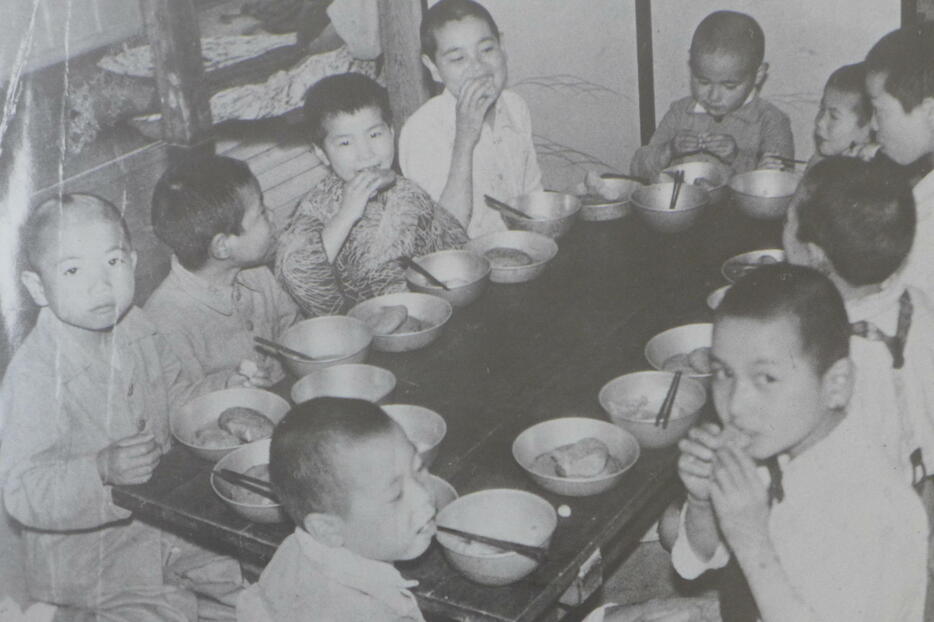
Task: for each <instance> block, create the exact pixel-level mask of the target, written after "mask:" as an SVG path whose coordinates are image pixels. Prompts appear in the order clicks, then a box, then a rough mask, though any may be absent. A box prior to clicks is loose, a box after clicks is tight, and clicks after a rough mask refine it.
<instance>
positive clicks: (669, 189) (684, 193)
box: [630, 182, 710, 233]
mask: <svg viewBox="0 0 934 622" xmlns="http://www.w3.org/2000/svg"><path fill="white" fill-rule="evenodd" d="M674 189H675V184H674V183H667V182H666V183H660V184H652V185H649V186H642V187H640V188H637V189H636V190H635V191H634V192H633V193H632V197H631V199H630V202H631V203H632V205H633V207H634V208H635V210H636V213H637V214H638V215H639V217H640V218H641V219H642V220H643V221H644V222H645V224H646V225H648V227H649V228H650V229H654V230H655V231H659V232H661V233H678V232H681V231H686V230H687V229H689V228H690V227H691V225H693V224H694V223H695V222H696V221H697V219H698V218H700V215H701V214H702V213H703V211H704V207H706V206H707V204H708V203H709V202H710V193H708V192H707V191H706V190H704V189H703V188H701V187H700V186H693V185H691V184H682V185H681V191H680V192H679V193H678V201H677V202H676V203H675V207H674V209H669V206H670V205H671V195H672V193H673V192H674Z"/></svg>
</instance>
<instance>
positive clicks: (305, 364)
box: [279, 315, 373, 377]
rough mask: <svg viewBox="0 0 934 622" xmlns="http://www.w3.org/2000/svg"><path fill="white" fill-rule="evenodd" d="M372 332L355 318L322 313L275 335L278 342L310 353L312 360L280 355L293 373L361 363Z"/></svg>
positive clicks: (300, 373) (297, 375)
mask: <svg viewBox="0 0 934 622" xmlns="http://www.w3.org/2000/svg"><path fill="white" fill-rule="evenodd" d="M372 341H373V333H372V332H371V331H370V327H369V326H367V325H366V324H365V323H363V322H361V321H360V320H358V319H357V318H353V317H346V316H343V315H325V316H321V317H315V318H311V319H308V320H302V321H301V322H298V323H297V324H295V325H294V326H292V327H291V328H289V329H288V330H287V331H285V333H283V334H282V336H281V337H280V338H279V343H281V344H282V345H284V346H285V347H287V348H291V349H292V350H297V351H298V352H302V353H304V354H307V355H309V356H311V357H312V358H314V359H317V360H315V361H304V360H302V359H298V358H295V357H292V356H288V355H286V354H283V355H282V360H283V361H285V366H286V367H287V368H288V370H289V371H290V372H291V373H292V375H293V376H296V377H299V376H304V375H306V374H310V373H311V372H313V371H317V370H319V369H324V368H325V367H331V366H332V365H342V364H345V363H362V362H364V361H365V360H366V357H367V355H368V354H369V353H370V342H372Z"/></svg>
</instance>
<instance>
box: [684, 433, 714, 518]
mask: <svg viewBox="0 0 934 622" xmlns="http://www.w3.org/2000/svg"><path fill="white" fill-rule="evenodd" d="M721 432H722V430H721V429H720V426H718V425H717V424H715V423H705V424H703V425H699V426H696V427H694V428H692V429H691V430H690V431H689V432H688V435H687V437H686V438H683V439H681V441H679V442H678V449H680V450H681V457H680V458H678V475H679V476H680V477H681V481H682V482H684V487H685V488H686V489H687V491H688V497H690V498H693V500H694V501H700V502H709V501H710V488H711V476H712V475H713V465H714V459H715V453H716V451H717V450H718V449H719V448H720V446H721V445H722V440H721V438H720V436H721Z"/></svg>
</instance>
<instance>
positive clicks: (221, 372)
mask: <svg viewBox="0 0 934 622" xmlns="http://www.w3.org/2000/svg"><path fill="white" fill-rule="evenodd" d="M152 226H153V229H155V232H156V235H157V236H159V238H160V239H161V240H162V241H163V242H165V244H166V245H168V246H169V248H171V249H172V251H173V252H174V254H173V255H172V269H171V272H169V275H168V276H167V277H166V278H165V280H164V281H163V282H162V284H161V285H159V287H158V288H157V289H156V291H155V292H153V294H152V296H150V298H149V300H148V302H147V303H146V313H147V314H148V316H149V317H150V318H151V319H152V321H153V322H154V323H155V324H156V326H157V327H158V329H159V332H160V333H162V334H163V335H164V336H165V338H166V339H167V340H168V342H169V344H170V345H171V346H172V348H173V350H174V351H175V353H176V355H177V356H178V357H179V359H180V360H181V362H182V366H183V367H184V368H185V371H186V372H187V373H188V374H189V375H190V376H191V377H193V378H195V379H197V380H199V381H200V382H201V384H202V386H204V387H205V388H206V390H217V389H223V388H225V387H229V386H239V385H242V384H250V385H254V386H261V387H263V386H268V385H271V384H274V383H276V382H278V381H280V380H282V378H283V377H284V372H283V370H282V367H281V365H280V364H279V362H278V360H277V359H276V358H275V357H271V356H264V355H263V354H261V353H259V352H258V351H257V350H256V347H255V345H254V343H253V337H254V336H258V337H265V338H266V339H270V340H272V341H277V340H278V338H279V336H280V335H281V334H282V333H283V332H285V330H286V329H287V328H288V327H289V326H291V325H292V324H294V323H295V321H296V320H297V319H298V318H299V312H298V307H297V306H296V304H295V302H294V301H293V300H292V299H291V298H290V297H289V295H288V294H286V293H285V292H284V291H283V290H282V287H281V286H280V285H279V283H278V282H277V281H276V279H275V278H274V277H273V275H272V272H270V271H269V268H268V267H266V265H265V263H266V262H267V261H269V260H270V259H271V257H272V254H273V250H274V243H275V237H274V235H273V230H272V226H271V225H270V223H269V216H268V213H267V211H266V206H265V205H264V204H263V193H262V191H261V190H260V188H259V182H258V181H257V180H256V178H255V177H254V176H253V174H252V173H251V172H250V168H249V167H248V166H247V165H246V164H245V163H244V162H240V161H239V160H234V159H232V158H226V157H221V156H210V157H206V158H201V159H199V160H196V161H194V162H187V163H184V164H178V165H176V166H173V167H172V168H170V169H169V170H167V171H166V172H165V173H164V174H163V175H162V177H161V178H160V179H159V181H158V183H157V184H156V188H155V190H154V192H153V199H152Z"/></svg>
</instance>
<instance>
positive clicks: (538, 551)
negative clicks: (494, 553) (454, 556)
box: [438, 525, 548, 562]
mask: <svg viewBox="0 0 934 622" xmlns="http://www.w3.org/2000/svg"><path fill="white" fill-rule="evenodd" d="M438 531H443V532H445V533H449V534H451V535H453V536H458V537H460V538H466V539H468V540H473V541H475V542H479V543H481V544H489V545H490V546H495V547H496V548H498V549H503V550H504V551H512V552H514V553H519V554H520V555H525V556H526V557H529V558H531V559H534V560H535V561H538V562H544V561H545V558H546V556H547V553H548V551H547V549H544V548H542V547H540V546H531V545H528V544H519V543H518V542H510V541H509V540H500V539H499V538H491V537H489V536H481V535H480V534H478V533H471V532H469V531H461V530H460V529H454V528H453V527H445V526H444V525H438Z"/></svg>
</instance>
